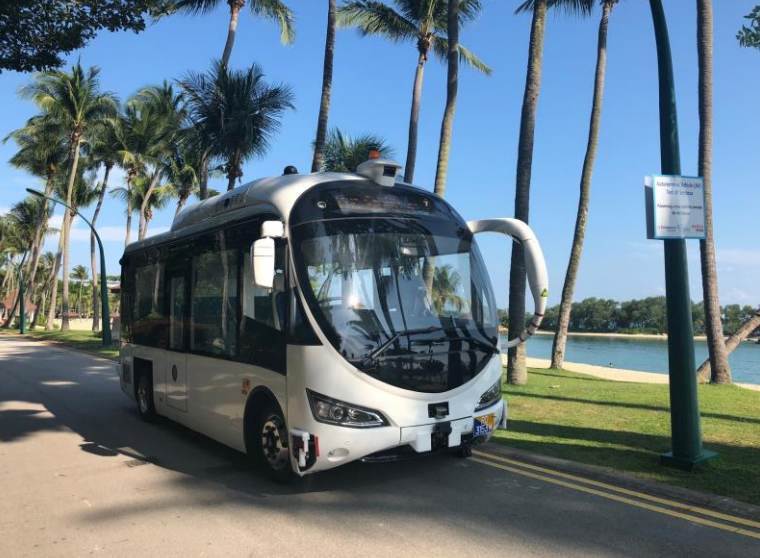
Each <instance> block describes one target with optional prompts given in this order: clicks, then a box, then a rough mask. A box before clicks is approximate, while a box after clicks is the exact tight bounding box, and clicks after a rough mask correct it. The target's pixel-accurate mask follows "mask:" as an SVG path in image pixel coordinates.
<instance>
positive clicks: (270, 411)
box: [251, 403, 295, 484]
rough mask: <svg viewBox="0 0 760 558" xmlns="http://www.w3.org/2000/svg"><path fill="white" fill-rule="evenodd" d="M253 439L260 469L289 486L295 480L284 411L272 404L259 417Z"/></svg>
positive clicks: (254, 456)
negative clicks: (283, 415)
mask: <svg viewBox="0 0 760 558" xmlns="http://www.w3.org/2000/svg"><path fill="white" fill-rule="evenodd" d="M251 434H252V438H253V440H252V441H253V444H251V445H252V446H253V447H252V448H251V449H252V450H253V453H254V455H253V456H252V457H253V460H254V463H255V464H256V465H257V467H258V469H259V470H261V471H263V472H264V473H265V474H266V475H267V476H268V477H270V478H271V479H272V480H274V481H275V482H278V483H281V484H287V483H288V482H290V481H291V480H292V479H293V478H294V476H295V475H294V473H293V469H292V467H291V465H290V447H289V446H290V444H289V443H288V429H287V427H286V425H285V419H284V418H283V417H282V411H280V409H279V408H278V407H277V406H276V405H273V404H272V403H268V404H266V405H265V406H264V407H263V408H262V409H261V412H260V413H258V415H257V420H256V421H255V425H254V428H253V432H252V433H251Z"/></svg>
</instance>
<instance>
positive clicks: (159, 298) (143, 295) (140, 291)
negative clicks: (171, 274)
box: [132, 263, 167, 348]
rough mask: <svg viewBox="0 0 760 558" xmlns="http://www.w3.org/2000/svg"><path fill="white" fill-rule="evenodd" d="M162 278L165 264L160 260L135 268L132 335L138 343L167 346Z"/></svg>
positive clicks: (160, 346)
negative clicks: (159, 261)
mask: <svg viewBox="0 0 760 558" xmlns="http://www.w3.org/2000/svg"><path fill="white" fill-rule="evenodd" d="M163 277H164V266H163V264H160V263H155V264H148V265H144V266H141V267H138V268H136V269H135V295H134V306H133V317H132V320H133V323H132V329H133V331H132V337H133V340H134V342H135V343H136V344H138V345H147V346H150V347H159V348H165V347H166V335H167V331H166V330H167V318H166V315H165V314H164V285H163Z"/></svg>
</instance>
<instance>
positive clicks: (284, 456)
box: [261, 413, 290, 471]
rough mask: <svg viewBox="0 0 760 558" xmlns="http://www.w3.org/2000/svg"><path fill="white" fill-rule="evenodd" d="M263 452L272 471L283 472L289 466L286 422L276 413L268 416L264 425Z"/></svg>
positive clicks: (262, 430) (262, 433)
mask: <svg viewBox="0 0 760 558" xmlns="http://www.w3.org/2000/svg"><path fill="white" fill-rule="evenodd" d="M261 451H262V453H263V454H264V459H265V461H266V463H267V465H268V466H269V467H270V468H271V469H273V470H275V471H281V470H283V469H285V468H286V467H287V466H289V460H290V452H289V451H288V433H287V430H286V429H285V421H284V420H282V417H280V416H279V415H277V414H275V413H271V414H269V415H267V417H266V418H265V419H264V422H263V424H262V427H261Z"/></svg>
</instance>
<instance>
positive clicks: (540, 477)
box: [472, 452, 760, 540]
mask: <svg viewBox="0 0 760 558" xmlns="http://www.w3.org/2000/svg"><path fill="white" fill-rule="evenodd" d="M473 453H474V452H473ZM478 454H479V455H484V454H482V453H481V452H478ZM472 461H474V462H476V463H480V464H481V465H487V466H489V467H495V468H497V469H503V470H504V471H509V472H510V473H515V474H518V475H522V476H524V477H529V478H532V479H536V480H540V481H543V482H548V483H551V484H556V485H559V486H564V487H565V488H570V489H572V490H578V491H580V492H585V493H587V494H592V495H594V496H600V497H602V498H607V499H608V500H614V501H616V502H621V503H623V504H628V505H630V506H635V507H637V508H643V509H645V510H649V511H653V512H656V513H661V514H664V515H669V516H671V517H677V518H679V519H685V520H686V521H690V522H691V523H697V524H699V525H706V526H708V527H715V528H716V529H722V530H723V531H729V532H731V533H736V534H739V535H745V536H747V537H752V538H755V539H759V540H760V533H755V532H754V531H748V530H746V529H742V528H741V527H734V526H731V525H726V524H724V523H718V522H717V521H712V520H710V519H704V518H702V517H697V516H695V515H688V514H685V513H681V512H678V511H674V510H669V509H667V508H661V507H659V506H654V505H652V504H647V503H645V502H639V501H637V500H632V499H630V498H624V497H623V496H618V495H617V494H610V493H608V492H602V491H601V490H596V489H595V488H589V487H587V486H581V485H579V484H574V483H570V482H567V481H563V480H560V479H556V478H552V477H548V476H544V475H539V474H538V473H531V472H530V471H525V470H523V469H518V468H516V467H510V466H508V465H502V464H501V463H494V462H493V461H487V460H485V459H480V458H478V457H473V458H472Z"/></svg>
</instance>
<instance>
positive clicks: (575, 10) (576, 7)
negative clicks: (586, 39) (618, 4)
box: [515, 0, 597, 17]
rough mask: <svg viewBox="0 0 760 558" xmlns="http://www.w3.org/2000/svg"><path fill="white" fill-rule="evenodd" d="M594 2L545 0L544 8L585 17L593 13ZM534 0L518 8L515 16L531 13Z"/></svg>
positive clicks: (583, 0) (585, 0) (528, 0)
mask: <svg viewBox="0 0 760 558" xmlns="http://www.w3.org/2000/svg"><path fill="white" fill-rule="evenodd" d="M596 3H597V2H596V0H547V3H546V6H547V8H548V9H550V10H555V11H560V12H565V13H566V14H568V15H577V16H581V17H586V16H589V15H591V13H592V12H593V11H594V5H595V4H596ZM535 4H536V0H527V1H526V2H523V3H522V4H520V6H518V8H517V9H516V10H515V13H516V14H520V13H525V12H532V11H533V9H534V7H535Z"/></svg>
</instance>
